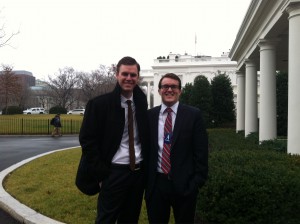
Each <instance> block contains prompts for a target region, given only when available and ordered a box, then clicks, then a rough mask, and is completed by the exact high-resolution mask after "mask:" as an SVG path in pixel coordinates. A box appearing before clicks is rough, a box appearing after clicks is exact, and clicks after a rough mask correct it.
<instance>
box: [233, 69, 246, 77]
mask: <svg viewBox="0 0 300 224" xmlns="http://www.w3.org/2000/svg"><path fill="white" fill-rule="evenodd" d="M235 74H236V75H237V77H242V76H245V74H244V72H242V71H240V70H236V71H235Z"/></svg>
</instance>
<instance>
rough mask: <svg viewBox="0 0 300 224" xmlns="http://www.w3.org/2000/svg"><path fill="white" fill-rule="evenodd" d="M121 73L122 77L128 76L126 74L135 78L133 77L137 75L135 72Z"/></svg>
mask: <svg viewBox="0 0 300 224" xmlns="http://www.w3.org/2000/svg"><path fill="white" fill-rule="evenodd" d="M121 75H122V76H123V77H128V76H130V77H131V78H135V77H137V76H138V75H137V74H135V73H127V72H122V73H121Z"/></svg>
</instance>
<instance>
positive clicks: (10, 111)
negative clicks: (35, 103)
mask: <svg viewBox="0 0 300 224" xmlns="http://www.w3.org/2000/svg"><path fill="white" fill-rule="evenodd" d="M2 114H3V115H4V114H23V110H22V108H20V107H18V106H9V107H7V110H6V107H5V108H3V109H2Z"/></svg>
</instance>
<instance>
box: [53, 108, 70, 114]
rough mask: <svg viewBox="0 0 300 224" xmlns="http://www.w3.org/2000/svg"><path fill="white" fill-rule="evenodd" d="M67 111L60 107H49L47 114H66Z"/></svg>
mask: <svg viewBox="0 0 300 224" xmlns="http://www.w3.org/2000/svg"><path fill="white" fill-rule="evenodd" d="M66 113H67V109H66V108H64V107H61V106H54V107H51V108H50V110H49V114H66Z"/></svg>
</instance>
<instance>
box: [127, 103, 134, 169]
mask: <svg viewBox="0 0 300 224" xmlns="http://www.w3.org/2000/svg"><path fill="white" fill-rule="evenodd" d="M126 102H127V104H128V136H129V161H130V169H131V170H134V169H135V151H134V133H133V113H132V107H131V100H127V101H126Z"/></svg>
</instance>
